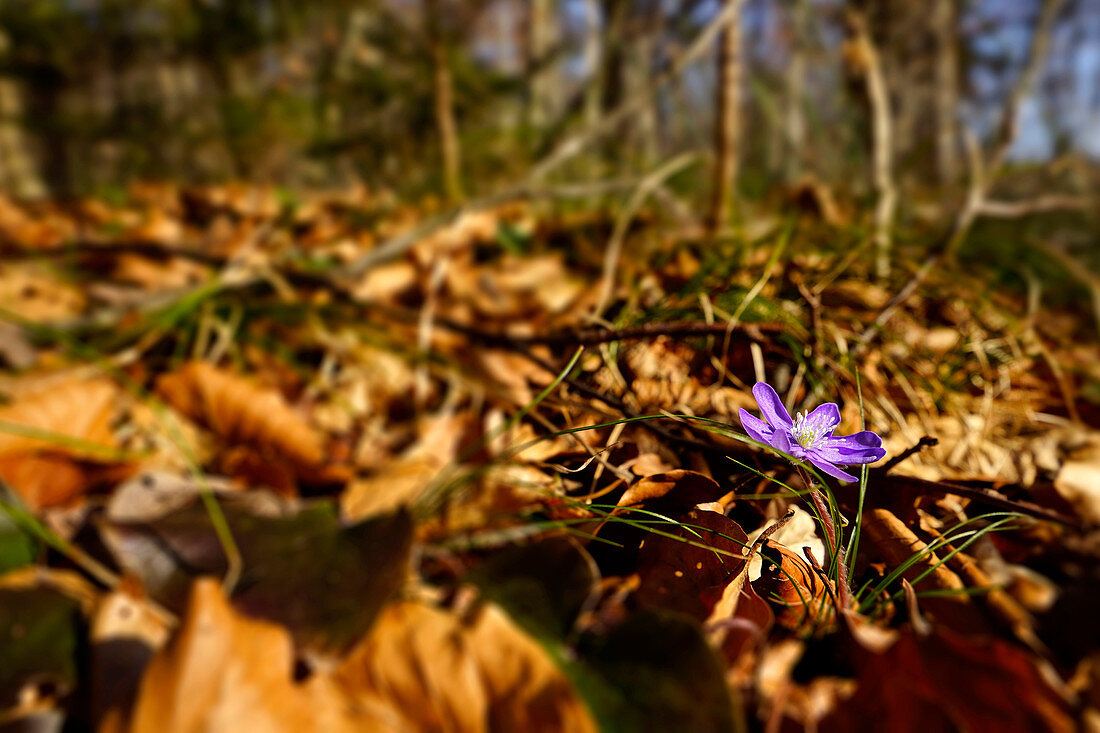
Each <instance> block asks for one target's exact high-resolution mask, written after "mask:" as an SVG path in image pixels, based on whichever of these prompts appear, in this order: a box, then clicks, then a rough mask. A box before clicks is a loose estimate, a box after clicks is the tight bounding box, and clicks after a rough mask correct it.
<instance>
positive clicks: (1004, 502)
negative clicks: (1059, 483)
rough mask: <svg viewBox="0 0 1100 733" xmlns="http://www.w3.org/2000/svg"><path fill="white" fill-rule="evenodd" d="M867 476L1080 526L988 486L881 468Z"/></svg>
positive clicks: (1079, 527)
mask: <svg viewBox="0 0 1100 733" xmlns="http://www.w3.org/2000/svg"><path fill="white" fill-rule="evenodd" d="M870 475H871V477H873V478H875V479H876V480H881V481H883V482H884V483H885V484H887V485H892V486H893V487H897V488H905V489H912V490H914V491H916V492H918V493H921V494H932V495H943V494H953V495H955V496H959V497H962V498H964V499H970V500H972V501H977V502H982V503H984V504H988V505H989V506H992V507H996V508H998V509H1005V510H1007V511H1010V512H1018V513H1019V514H1024V515H1026V516H1029V517H1034V518H1036V519H1045V520H1047V521H1048V522H1055V523H1056V524H1061V525H1064V526H1066V527H1070V528H1073V529H1081V528H1082V524H1081V521H1080V520H1079V519H1076V518H1074V517H1067V516H1066V515H1064V514H1060V513H1058V512H1056V511H1053V510H1051V509H1047V508H1045V507H1041V506H1039V505H1038V504H1032V503H1031V502H1028V501H1018V500H1015V499H1009V498H1008V497H1007V496H1004V495H1002V494H998V493H997V492H995V491H992V490H989V489H976V488H972V487H970V486H960V485H959V484H953V483H951V482H949V481H928V480H927V479H922V478H917V477H916V476H905V475H902V474H896V473H891V474H887V473H886V472H885V471H883V470H882V469H881V468H875V469H872V470H871V472H870Z"/></svg>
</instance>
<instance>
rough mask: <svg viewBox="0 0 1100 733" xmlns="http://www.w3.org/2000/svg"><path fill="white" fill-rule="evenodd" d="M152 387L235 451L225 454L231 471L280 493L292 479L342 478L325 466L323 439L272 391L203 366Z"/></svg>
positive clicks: (289, 488)
mask: <svg viewBox="0 0 1100 733" xmlns="http://www.w3.org/2000/svg"><path fill="white" fill-rule="evenodd" d="M156 389H157V393H158V394H160V396H161V397H163V398H164V399H165V401H167V402H168V403H169V404H170V405H172V406H173V407H174V408H176V409H177V410H179V411H180V412H181V413H183V414H184V415H186V416H187V417H188V418H190V419H192V420H195V421H197V422H200V423H202V424H203V425H205V426H206V427H208V428H210V430H212V431H213V432H214V433H215V434H216V435H217V436H218V437H219V438H222V439H224V440H225V441H227V442H228V443H230V444H231V445H233V446H235V447H236V448H237V450H230V451H228V452H227V453H226V454H225V456H224V460H225V462H226V463H227V464H228V465H227V466H225V467H226V468H227V469H228V472H230V473H234V474H237V475H245V476H248V477H251V478H253V479H259V480H262V481H264V482H265V483H268V484H269V485H271V486H272V488H275V489H280V490H283V491H292V490H293V489H294V482H295V479H297V480H301V481H303V482H306V483H328V482H334V481H340V480H342V479H344V478H346V475H344V472H342V471H341V470H339V468H337V467H332V466H329V465H327V464H326V461H325V448H324V444H323V442H322V440H321V436H320V435H319V434H318V433H317V432H316V431H315V430H314V429H313V428H312V427H310V425H309V424H308V423H306V421H305V420H304V419H303V418H302V417H301V416H300V415H299V414H298V413H297V412H295V411H294V410H293V409H291V407H290V405H288V404H287V402H286V400H285V399H284V398H283V396H282V395H281V394H280V393H279V392H277V391H275V390H272V389H262V388H260V387H257V386H256V385H254V384H252V383H251V382H249V381H247V380H246V379H243V378H242V377H240V376H238V375H236V374H233V373H231V372H227V371H224V370H221V369H218V368H216V367H214V366H212V365H210V364H207V363H205V362H191V363H189V364H187V365H186V366H184V367H183V368H181V369H180V370H178V371H176V372H173V373H171V374H165V375H163V376H162V377H160V378H159V379H158V380H157V386H156Z"/></svg>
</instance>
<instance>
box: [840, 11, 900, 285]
mask: <svg viewBox="0 0 1100 733" xmlns="http://www.w3.org/2000/svg"><path fill="white" fill-rule="evenodd" d="M848 29H849V32H850V34H851V38H850V39H849V41H848V44H849V46H848V49H847V50H846V53H847V55H848V57H849V59H850V60H851V61H853V62H854V64H855V66H856V68H857V69H858V72H859V73H861V74H862V75H863V79H864V84H865V88H866V90H867V104H868V106H869V107H870V110H871V179H872V181H873V182H874V187H875V194H876V197H877V201H876V203H875V225H874V232H875V233H874V241H875V274H876V275H878V277H880V278H885V277H887V276H888V275H889V274H890V255H891V253H890V250H891V246H892V243H891V234H892V230H893V228H894V212H895V209H896V208H897V201H898V194H897V189H896V187H895V186H894V127H893V118H892V116H891V112H890V92H889V91H888V90H887V87H886V78H885V76H884V74H883V71H882V61H881V57H880V56H879V53H878V49H876V48H875V44H874V43H873V42H872V41H871V33H870V31H869V30H868V28H867V22H866V20H865V18H864V17H863V16H862V15H860V14H859V13H857V12H855V11H852V12H850V13H849V14H848Z"/></svg>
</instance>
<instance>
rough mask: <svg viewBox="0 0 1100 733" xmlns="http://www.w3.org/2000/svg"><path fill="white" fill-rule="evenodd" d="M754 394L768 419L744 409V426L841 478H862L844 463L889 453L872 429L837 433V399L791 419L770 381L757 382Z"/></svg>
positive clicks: (867, 460)
mask: <svg viewBox="0 0 1100 733" xmlns="http://www.w3.org/2000/svg"><path fill="white" fill-rule="evenodd" d="M752 394H753V396H754V397H755V398H756V404H757V405H759V406H760V412H761V413H763V415H764V419H763V420H761V419H760V418H758V417H756V416H755V415H753V414H752V413H751V412H749V411H748V410H744V409H743V410H741V426H742V427H743V428H745V432H746V433H748V434H749V436H750V437H751V438H753V439H754V440H758V441H760V442H761V443H766V444H767V445H770V446H772V447H773V448H776V449H778V450H780V451H782V452H783V453H786V454H787V455H788V456H790V457H792V458H794V459H796V460H799V461H809V462H810V463H812V464H813V465H815V466H817V467H818V468H819V469H821V470H822V471H824V472H825V473H827V474H829V475H830V476H835V477H836V478H838V479H840V480H841V481H858V480H859V479H857V478H856V477H855V476H853V475H851V474H850V473H846V472H845V471H843V470H842V469H841V468H840V466H851V465H855V464H861V463H874V462H875V461H877V460H879V459H880V458H882V457H883V456H885V455H886V451H885V450H883V448H882V438H880V437H879V436H878V435H876V434H875V433H873V432H871V431H870V430H864V431H862V432H859V433H855V434H854V435H841V436H834V435H833V431H834V430H836V429H837V426H838V425H840V408H838V407H837V406H836V403H835V402H826V403H825V404H824V405H819V406H818V407H817V408H815V409H814V411H813V412H811V413H809V414H808V415H807V414H806V413H804V412H800V413H798V414H797V415H795V417H794V419H791V415H790V413H789V412H787V409H786V408H785V407H783V402H782V400H780V399H779V395H777V394H776V393H775V390H774V389H772V388H771V386H770V385H768V384H765V383H764V382H757V383H756V385H755V386H754V387H753V388H752Z"/></svg>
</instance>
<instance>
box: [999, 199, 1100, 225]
mask: <svg viewBox="0 0 1100 733" xmlns="http://www.w3.org/2000/svg"><path fill="white" fill-rule="evenodd" d="M1092 206H1093V202H1092V201H1090V200H1089V199H1087V198H1085V197H1084V196H1065V195H1061V194H1050V195H1048V196H1037V197H1035V198H1033V199H1028V200H1026V201H988V200H986V201H982V203H981V206H979V207H978V215H979V216H986V217H990V218H996V219H1016V218H1019V217H1021V216H1031V215H1032V214H1047V213H1050V212H1052V211H1085V210H1088V209H1090V208H1092Z"/></svg>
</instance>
